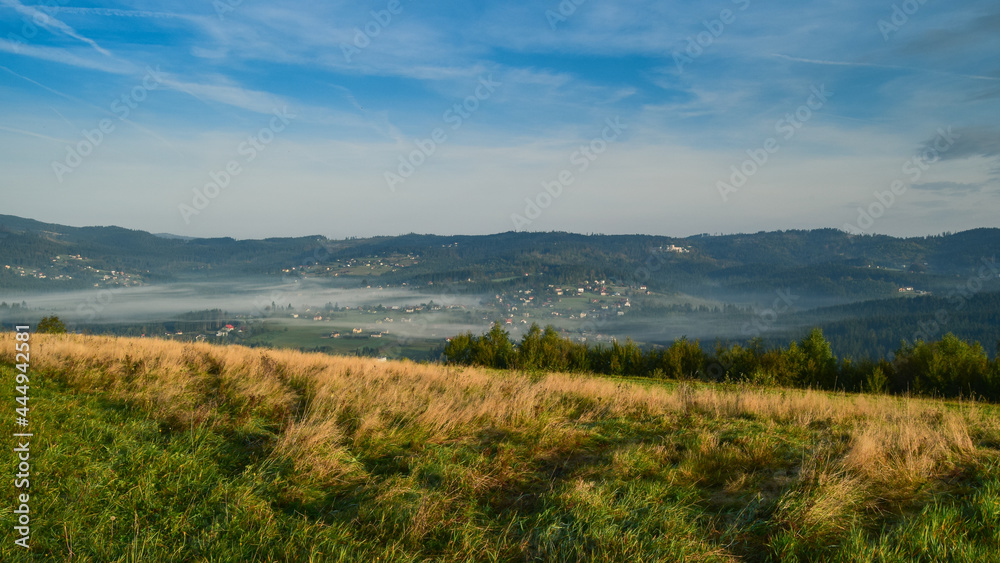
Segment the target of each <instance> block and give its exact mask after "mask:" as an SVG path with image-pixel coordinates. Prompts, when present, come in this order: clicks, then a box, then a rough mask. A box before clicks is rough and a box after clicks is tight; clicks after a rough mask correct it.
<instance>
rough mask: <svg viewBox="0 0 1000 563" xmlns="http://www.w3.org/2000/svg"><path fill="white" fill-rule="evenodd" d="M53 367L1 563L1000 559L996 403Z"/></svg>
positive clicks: (195, 356)
mask: <svg viewBox="0 0 1000 563" xmlns="http://www.w3.org/2000/svg"><path fill="white" fill-rule="evenodd" d="M13 360H14V341H13V336H12V335H11V334H10V333H6V334H3V335H0V363H2V366H0V371H2V380H3V381H4V382H5V384H4V385H3V387H2V390H0V401H2V404H4V405H8V409H9V412H8V413H6V414H5V416H8V419H10V418H11V417H13V416H14V412H13V409H14V407H15V406H16V403H15V402H14V400H13V397H14V393H15V392H14V389H13V387H14V383H13V381H14V374H15V370H14V368H13V366H12V364H13ZM31 367H32V370H31V373H32V379H31V411H30V414H31V421H32V425H31V431H33V432H34V433H35V435H36V437H35V438H34V440H35V441H34V442H32V461H33V466H32V468H31V472H32V488H31V493H32V499H33V500H32V511H33V514H32V531H33V535H32V549H31V551H30V552H25V551H24V550H23V549H21V548H18V547H16V546H14V545H13V538H12V536H11V534H10V533H9V532H8V533H5V534H4V537H5V539H4V541H3V543H2V545H0V560H3V561H29V560H38V561H51V560H73V561H365V562H368V561H400V562H403V561H567V562H568V561H629V562H636V561H681V560H683V561H779V560H780V561H816V560H828V561H913V560H927V561H946V560H947V561H997V560H1000V554H998V551H997V546H998V542H1000V418H998V416H997V415H998V414H1000V412H998V410H997V408H996V407H994V406H991V405H985V404H974V403H944V402H936V401H928V400H916V399H900V398H889V397H880V396H864V395H851V396H844V395H833V394H826V393H819V392H807V391H788V390H764V389H758V388H749V387H735V386H730V387H724V386H703V385H692V384H682V385H664V384H658V383H657V384H654V383H640V382H631V381H625V380H616V379H609V378H596V377H590V376H583V375H579V376H577V375H566V374H544V375H543V374H518V373H504V372H493V371H487V370H480V369H473V368H450V367H442V366H436V365H418V364H413V363H407V362H402V363H397V362H384V363H379V362H377V361H375V360H368V359H360V358H338V357H329V356H325V355H318V354H303V353H297V352H290V351H262V350H260V349H247V348H240V347H236V346H230V347H213V346H210V345H201V344H198V345H194V344H183V343H176V342H167V341H159V340H150V339H114V338H107V337H86V336H73V335H68V336H67V335H60V336H46V335H32V337H31ZM13 448H14V444H13V438H11V437H10V432H8V433H7V434H6V436H5V437H4V447H3V451H4V454H3V455H4V456H5V457H4V459H5V460H7V461H6V463H4V467H5V468H7V469H6V471H8V472H9V473H10V474H11V475H10V477H13V473H14V469H13V467H14V457H13V453H12V450H13ZM4 479H5V482H7V483H8V485H7V487H5V489H4V490H5V493H4V500H3V502H2V503H0V514H2V518H3V522H4V526H5V529H6V530H10V529H11V528H10V526H11V525H10V522H11V521H12V520H13V514H12V510H13V508H12V506H13V496H14V489H13V487H12V479H11V478H8V477H5V478H4Z"/></svg>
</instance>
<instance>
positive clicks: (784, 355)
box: [444, 322, 1000, 401]
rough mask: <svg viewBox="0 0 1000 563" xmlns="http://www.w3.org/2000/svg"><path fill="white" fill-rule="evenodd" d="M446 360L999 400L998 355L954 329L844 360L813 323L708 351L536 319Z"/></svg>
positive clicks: (454, 345)
mask: <svg viewBox="0 0 1000 563" xmlns="http://www.w3.org/2000/svg"><path fill="white" fill-rule="evenodd" d="M444 358H445V360H446V361H447V362H449V363H453V364H460V365H477V366H484V367H490V368H496V369H516V370H525V371H568V372H588V373H597V374H606V375H617V376H631V377H649V378H655V379H675V380H691V379H700V380H704V381H732V382H746V383H751V384H757V385H768V386H781V387H795V388H812V389H824V390H831V391H833V390H840V391H853V392H870V393H894V394H903V393H909V394H914V395H920V396H934V397H967V398H968V397H975V398H978V399H986V400H990V401H1000V359H997V360H993V361H991V360H990V359H989V356H988V355H987V354H986V351H985V350H984V349H983V347H982V345H980V344H979V343H978V342H974V341H965V340H962V339H959V338H958V337H956V336H954V335H953V334H951V333H948V334H945V335H944V336H943V337H942V338H941V339H940V340H937V341H928V342H924V341H917V342H916V343H914V344H907V343H904V344H902V345H901V346H900V347H899V349H898V350H897V351H896V353H895V354H894V355H893V356H892V357H891V359H889V358H880V359H875V360H873V359H864V360H860V361H854V360H851V359H850V358H843V359H838V358H837V356H836V355H835V354H834V353H833V350H832V349H831V347H830V343H829V342H828V341H827V339H826V338H825V337H824V336H823V331H822V330H821V329H818V328H814V329H813V330H812V331H810V332H809V334H808V335H807V336H805V337H804V338H802V339H801V340H799V341H792V342H790V343H789V344H788V345H787V346H775V347H771V348H766V347H765V346H764V344H763V341H761V340H760V339H753V340H750V341H748V342H744V343H732V344H729V343H722V342H717V343H716V344H715V347H714V349H712V350H706V349H705V348H704V347H703V346H702V345H701V343H700V342H699V341H698V340H695V341H690V340H688V339H687V338H681V339H679V340H676V341H674V342H673V344H671V345H670V346H669V347H666V348H659V349H653V348H643V347H640V346H639V345H637V344H636V343H635V342H633V341H632V340H631V339H627V340H625V342H624V343H622V342H618V341H613V342H612V343H611V345H610V346H604V345H598V346H589V345H588V344H586V343H579V342H573V341H571V340H569V339H567V338H563V337H562V336H560V334H559V332H558V331H557V330H556V329H555V328H554V327H552V326H551V325H550V326H547V327H545V329H542V328H540V327H539V326H538V325H537V324H533V325H531V328H530V329H529V330H528V332H527V333H525V334H524V336H523V337H522V338H521V341H520V342H515V341H513V340H511V338H510V334H509V333H508V332H507V331H506V330H505V329H504V328H503V326H502V325H501V324H500V323H499V322H497V323H494V324H493V326H492V328H491V329H490V330H489V331H488V332H486V333H484V334H482V335H479V336H476V335H473V334H472V333H471V332H469V333H465V334H461V335H458V336H456V337H454V338H452V339H451V340H450V341H449V342H448V344H447V345H446V346H445V349H444Z"/></svg>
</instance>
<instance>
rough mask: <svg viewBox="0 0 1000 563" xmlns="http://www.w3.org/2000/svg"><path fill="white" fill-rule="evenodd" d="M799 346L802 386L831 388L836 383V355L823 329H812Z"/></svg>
mask: <svg viewBox="0 0 1000 563" xmlns="http://www.w3.org/2000/svg"><path fill="white" fill-rule="evenodd" d="M799 346H800V348H801V349H802V354H803V360H804V364H803V365H802V375H801V379H800V384H801V385H802V386H803V387H813V386H816V387H819V388H822V389H833V388H834V387H835V386H836V383H837V357H836V356H834V355H833V350H832V349H831V348H830V343H829V342H827V340H826V338H824V337H823V331H822V330H820V329H818V328H814V329H812V330H811V331H810V332H809V336H806V337H805V338H803V339H802V342H801V343H799Z"/></svg>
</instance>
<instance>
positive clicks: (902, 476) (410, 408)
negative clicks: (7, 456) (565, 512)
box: [0, 333, 995, 485]
mask: <svg viewBox="0 0 1000 563" xmlns="http://www.w3.org/2000/svg"><path fill="white" fill-rule="evenodd" d="M11 340H12V338H11V334H9V333H7V334H3V335H2V336H0V360H4V361H8V362H9V361H13V357H12V354H13V352H12V351H13V349H14V346H13V345H12V342H11ZM32 366H33V368H34V369H36V370H42V371H49V372H58V373H59V374H60V377H62V378H64V379H65V380H66V381H67V382H68V383H69V384H70V385H71V386H72V387H74V388H76V389H80V390H84V391H102V392H104V393H107V394H108V395H109V396H111V397H113V398H116V399H120V400H124V401H129V402H135V403H138V404H139V405H141V406H143V407H144V408H146V409H148V410H149V411H150V412H152V413H153V414H154V416H155V417H156V418H158V419H160V420H164V421H167V422H169V423H172V424H176V425H179V426H181V427H188V426H190V425H193V424H206V423H208V424H211V423H213V422H219V421H220V417H222V416H224V417H228V418H231V419H236V420H239V419H241V418H246V417H250V416H259V417H263V418H265V419H267V420H269V421H272V422H274V423H277V424H279V425H280V427H281V433H280V435H281V439H280V441H279V442H278V450H279V451H280V452H283V453H284V454H286V455H287V456H288V457H289V459H292V460H295V463H296V464H297V465H299V466H301V467H302V468H309V469H308V470H309V471H313V472H318V473H322V474H330V475H337V474H342V473H345V472H347V471H348V468H349V463H348V462H346V461H344V460H343V459H342V458H344V456H343V455H341V454H342V452H341V454H338V450H337V448H338V447H340V446H341V445H345V444H346V445H358V444H362V443H369V442H373V441H383V440H382V439H383V438H386V437H387V436H389V435H392V434H393V433H395V432H406V433H408V434H410V433H412V432H413V430H414V429H419V432H420V433H421V434H422V435H423V436H422V437H423V439H424V440H426V441H428V442H442V441H446V440H453V439H457V438H461V437H466V436H469V435H470V433H475V432H478V431H480V430H481V429H483V428H500V429H503V428H522V429H523V428H525V427H538V428H539V429H540V430H541V429H542V428H543V427H546V426H547V427H549V428H547V429H546V432H544V434H546V435H549V436H550V437H556V436H559V437H561V438H565V437H566V436H565V434H566V430H565V429H564V430H562V431H560V430H558V429H556V430H554V431H553V428H552V427H553V425H554V426H556V427H557V426H559V425H560V423H561V422H563V421H568V420H571V421H574V422H590V421H595V420H602V419H608V418H615V417H628V418H640V419H642V418H659V417H672V416H676V415H679V414H684V413H691V412H696V413H699V414H702V415H706V416H709V417H711V418H717V419H725V418H734V417H751V418H754V419H759V420H762V421H773V422H781V423H789V422H793V423H795V424H797V425H800V426H803V427H808V426H809V425H814V424H826V425H833V424H836V425H841V426H845V427H847V428H850V429H851V430H850V437H849V447H848V448H847V449H846V451H843V452H834V454H838V453H839V454H842V455H841V458H840V461H839V466H838V469H840V470H843V471H844V472H846V473H845V474H850V475H861V476H865V477H867V478H870V479H872V480H875V481H877V482H885V483H897V484H899V483H903V484H906V485H913V484H915V483H918V482H920V481H921V480H924V479H926V478H928V477H929V476H931V475H932V474H934V473H935V472H936V471H941V470H942V469H947V468H946V467H945V465H947V462H948V461H949V460H950V461H954V460H956V459H960V458H961V457H962V456H963V455H966V454H968V453H969V452H971V451H972V450H973V442H972V438H971V437H970V431H969V424H970V421H974V422H976V423H979V424H977V426H981V423H982V422H983V420H982V417H980V415H979V412H978V410H979V409H978V408H977V406H976V405H974V404H969V405H966V406H965V407H964V408H961V409H948V410H946V407H944V406H943V405H942V404H941V403H939V402H934V401H925V400H917V399H903V398H892V397H885V396H866V395H850V396H835V395H831V394H829V393H824V392H818V391H772V390H765V389H755V388H746V389H724V388H719V387H709V386H701V387H693V386H691V385H688V384H685V385H680V386H677V387H674V388H668V387H647V386H643V385H639V384H635V383H629V382H621V381H615V380H610V379H605V378H596V377H586V376H574V375H567V374H557V373H553V374H548V375H546V376H545V377H542V378H541V379H537V378H536V379H533V378H530V377H528V376H525V375H519V374H504V373H497V372H491V371H487V370H483V369H476V368H464V367H462V368H456V367H442V366H437V365H421V364H415V363H411V362H406V361H403V362H378V361H376V360H373V359H365V358H350V357H331V356H326V355H320V354H307V353H300V352H295V351H287V350H266V351H261V350H259V349H248V348H243V347H239V346H226V347H220V346H212V345H208V344H190V343H178V342H171V341H164V340H156V339H130V338H113V337H104V336H77V335H34V336H33V339H32ZM223 402H225V403H226V404H227V405H228V407H227V410H225V411H223V413H221V414H220V412H219V410H218V409H217V407H218V406H219V405H220V404H222V403H223ZM543 413H544V416H541V415H542V414H543ZM539 425H542V426H539ZM994 428H995V427H994ZM561 438H560V439H561ZM758 438H760V439H761V440H762V442H761V443H760V444H755V445H754V444H751V445H750V447H749V449H747V448H744V449H743V451H744V452H745V454H746V455H748V456H750V460H749V463H751V464H754V463H756V461H755V460H754V458H755V457H759V456H765V457H766V455H767V452H768V450H769V449H770V448H771V447H772V445H771V444H769V443H768V442H767V440H766V437H758ZM699 448H700V449H699V450H698V451H697V452H695V455H702V456H709V455H712V454H713V452H717V451H718V449H719V445H718V439H717V437H716V436H713V435H711V434H706V436H705V437H704V439H703V440H702V441H701V442H700V446H699ZM755 452H756V453H755ZM331 460H339V461H331Z"/></svg>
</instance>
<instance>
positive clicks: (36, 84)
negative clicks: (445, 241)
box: [0, 0, 1000, 238]
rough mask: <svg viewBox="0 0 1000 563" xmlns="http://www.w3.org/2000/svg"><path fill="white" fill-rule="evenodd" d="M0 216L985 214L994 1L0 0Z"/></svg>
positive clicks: (884, 219)
mask: <svg viewBox="0 0 1000 563" xmlns="http://www.w3.org/2000/svg"><path fill="white" fill-rule="evenodd" d="M0 100H2V105H0V166H2V168H3V170H4V174H3V179H2V182H3V183H2V186H3V187H2V189H3V191H4V195H5V197H4V205H3V209H2V210H0V212H2V213H7V214H15V215H21V216H26V217H31V218H35V219H39V220H43V221H49V222H58V223H65V224H71V225H108V224H115V225H121V226H125V227H129V228H136V229H143V230H148V231H152V232H171V233H176V234H182V235H189V236H235V237H238V238H250V237H253V238H257V237H266V236H297V235H308V234H322V235H327V236H330V237H336V238H340V237H347V236H370V235H394V234H400V233H407V232H421V233H438V234H459V233H461V234H485V233H494V232H503V231H508V230H513V229H517V230H537V231H549V230H566V231H574V232H583V233H590V232H595V233H598V232H599V233H650V234H664V235H673V236H686V235H691V234H697V233H703V232H708V233H717V232H722V233H732V232H756V231H759V230H775V229H792V228H819V227H834V228H841V229H846V230H851V231H859V232H878V233H888V234H893V235H906V236H911V235H923V234H937V233H940V232H942V231H959V230H965V229H969V228H975V227H983V226H997V219H996V217H997V215H998V214H997V211H998V205H997V201H998V197H997V196H998V195H1000V6H998V5H997V4H996V2H995V1H957V2H950V3H948V2H941V1H937V0H925V1H924V2H923V3H921V2H920V1H919V0H908V1H906V2H895V3H893V2H871V1H861V0H842V1H838V2H798V3H795V4H791V3H779V4H777V5H776V3H773V2H772V3H764V2H758V1H757V0H719V1H713V2H695V3H692V2H684V3H680V2H663V1H649V2H647V1H638V0H637V1H633V2H609V1H607V0H565V1H563V2H561V3H560V2H558V1H551V2H520V1H509V2H502V3H499V2H496V3H471V2H453V1H440V2H433V3H431V2H420V1H417V0H392V1H390V0H382V1H372V2H360V1H356V2H346V1H336V0H334V1H327V2H281V3H266V2H259V1H255V0H242V1H241V0H217V1H214V2H213V1H210V0H204V1H199V2H169V3H161V4H160V5H158V6H157V7H156V9H155V11H150V10H148V6H147V5H146V4H140V3H130V2H114V3H107V2H104V3H94V2H75V1H70V0H50V1H48V2H44V3H36V4H30V3H25V2H23V1H19V0H0Z"/></svg>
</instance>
